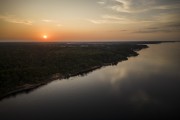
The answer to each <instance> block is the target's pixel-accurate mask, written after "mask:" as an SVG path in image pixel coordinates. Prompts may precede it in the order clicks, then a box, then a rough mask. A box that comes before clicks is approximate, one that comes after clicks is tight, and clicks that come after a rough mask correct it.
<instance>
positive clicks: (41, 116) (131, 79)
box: [0, 43, 180, 120]
mask: <svg viewBox="0 0 180 120" xmlns="http://www.w3.org/2000/svg"><path fill="white" fill-rule="evenodd" d="M149 46H150V48H148V49H144V50H141V51H140V52H139V54H140V55H139V56H138V57H131V58H129V60H128V61H124V62H120V63H119V64H118V65H117V66H107V67H103V68H101V69H99V70H95V71H93V72H91V73H89V74H87V75H85V76H83V77H82V76H77V77H72V78H69V79H64V80H56V81H53V82H51V83H50V84H48V85H46V86H43V87H40V88H38V89H36V90H34V91H32V92H30V93H28V94H25V93H24V94H19V95H17V96H16V97H10V98H7V99H4V100H2V101H0V119H1V120H9V119H12V120H17V119H18V120H46V119H49V120H54V119H58V120H60V119H70V118H71V119H77V118H78V119H83V120H87V119H91V120H94V119H97V118H99V119H100V118H102V119H109V120H113V119H118V120H119V119H121V118H124V119H132V118H139V119H141V118H142V119H144V120H145V119H153V118H154V119H155V118H166V119H167V118H169V119H173V120H174V119H175V118H180V117H179V116H180V44H179V43H163V44H157V45H149Z"/></svg>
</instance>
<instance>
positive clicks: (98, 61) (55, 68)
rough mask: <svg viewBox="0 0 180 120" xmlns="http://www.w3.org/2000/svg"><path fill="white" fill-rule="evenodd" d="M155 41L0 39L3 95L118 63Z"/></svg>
mask: <svg viewBox="0 0 180 120" xmlns="http://www.w3.org/2000/svg"><path fill="white" fill-rule="evenodd" d="M156 43H161V42H159V41H158V42H107V43H0V98H3V97H5V96H8V95H10V94H14V93H17V92H21V91H23V90H30V89H33V88H35V87H38V86H41V85H43V84H46V83H48V82H50V81H52V80H55V79H62V78H68V77H70V76H75V75H79V74H84V73H87V72H90V71H92V70H94V69H97V68H100V67H102V66H105V65H111V64H117V63H118V62H120V61H123V60H127V59H128V57H130V56H137V55H138V53H137V52H136V51H137V50H141V49H143V48H147V47H148V46H147V45H144V44H156Z"/></svg>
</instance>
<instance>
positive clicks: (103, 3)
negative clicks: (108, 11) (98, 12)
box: [97, 0, 106, 5]
mask: <svg viewBox="0 0 180 120" xmlns="http://www.w3.org/2000/svg"><path fill="white" fill-rule="evenodd" d="M97 3H98V4H100V5H105V4H106V1H105V0H101V1H98V2H97Z"/></svg>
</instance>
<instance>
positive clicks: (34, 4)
mask: <svg viewBox="0 0 180 120" xmlns="http://www.w3.org/2000/svg"><path fill="white" fill-rule="evenodd" d="M128 40H130V41H133V40H149V41H151V40H158V41H159V40H180V0H0V41H84V42H86V41H128Z"/></svg>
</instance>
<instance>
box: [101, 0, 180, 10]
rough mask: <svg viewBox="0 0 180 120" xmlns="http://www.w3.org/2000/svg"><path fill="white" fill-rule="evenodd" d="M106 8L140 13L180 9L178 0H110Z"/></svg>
mask: <svg viewBox="0 0 180 120" xmlns="http://www.w3.org/2000/svg"><path fill="white" fill-rule="evenodd" d="M108 1H109V2H107V3H108V4H104V5H106V8H108V9H111V10H113V11H116V12H124V13H140V12H147V11H151V10H169V9H179V7H180V1H178V0H171V1H168V0H108Z"/></svg>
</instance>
